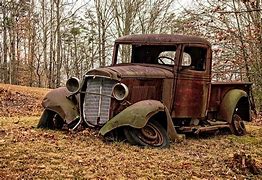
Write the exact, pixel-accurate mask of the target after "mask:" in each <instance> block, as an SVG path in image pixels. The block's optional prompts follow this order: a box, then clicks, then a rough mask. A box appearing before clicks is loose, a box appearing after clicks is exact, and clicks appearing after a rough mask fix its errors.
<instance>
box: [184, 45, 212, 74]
mask: <svg viewBox="0 0 262 180" xmlns="http://www.w3.org/2000/svg"><path fill="white" fill-rule="evenodd" d="M206 56H207V49H206V48H204V47H185V48H184V52H183V57H182V68H189V69H190V70H195V71H205V63H206Z"/></svg>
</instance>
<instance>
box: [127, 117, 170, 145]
mask: <svg viewBox="0 0 262 180" xmlns="http://www.w3.org/2000/svg"><path fill="white" fill-rule="evenodd" d="M124 133H125V136H126V138H127V140H128V142H129V143H130V144H132V145H139V146H149V147H158V148H166V147H169V138H168V135H167V132H166V130H165V129H164V128H163V127H162V126H161V125H160V124H159V123H158V122H157V121H152V122H151V121H149V122H148V123H147V124H146V125H145V126H144V127H143V128H140V129H137V128H133V127H129V126H128V127H125V128H124Z"/></svg>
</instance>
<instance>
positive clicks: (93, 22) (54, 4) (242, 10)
mask: <svg viewBox="0 0 262 180" xmlns="http://www.w3.org/2000/svg"><path fill="white" fill-rule="evenodd" d="M182 2H185V3H182ZM185 4H187V5H185ZM261 11H262V2H261V0H212V1H209V0H193V1H178V0H177V1H176V0H133V1H130V0H85V1H84V0H82V1H81V0H78V1H77V0H74V1H73V0H53V1H50V0H0V22H1V24H0V33H1V36H0V82H3V83H10V84H17V85H26V86H37V87H48V88H55V87H59V86H61V85H64V83H65V80H66V79H67V78H69V77H71V76H76V77H79V78H81V76H82V75H83V74H84V73H85V72H86V71H87V70H89V69H92V68H95V67H99V66H105V65H109V64H110V63H111V56H112V48H113V42H114V40H115V39H116V38H118V37H120V36H123V35H128V34H134V33H143V34H147V33H171V34H174V33H179V34H189V35H197V36H201V37H204V38H207V39H208V40H209V41H210V42H211V43H212V45H213V81H218V80H219V81H221V80H222V81H224V80H225V81H230V80H237V81H251V82H253V83H254V85H253V93H254V97H255V100H256V104H257V109H258V110H260V111H261V110H262V106H261V104H262V77H261V76H262V17H261ZM124 53H126V52H123V55H124Z"/></svg>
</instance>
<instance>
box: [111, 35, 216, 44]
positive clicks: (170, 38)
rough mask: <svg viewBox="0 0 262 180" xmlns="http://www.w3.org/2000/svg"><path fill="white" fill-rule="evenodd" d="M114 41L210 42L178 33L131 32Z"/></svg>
mask: <svg viewBox="0 0 262 180" xmlns="http://www.w3.org/2000/svg"><path fill="white" fill-rule="evenodd" d="M115 42H116V43H124V44H143V45H144V44H147V45H163V44H165V45H167V44H172V45H174V44H181V43H187V44H206V45H209V46H211V45H210V43H209V42H208V41H207V40H206V39H203V38H200V37H197V36H185V35H178V34H133V35H127V36H123V37H120V38H118V39H117V40H116V41H115Z"/></svg>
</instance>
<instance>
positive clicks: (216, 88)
mask: <svg viewBox="0 0 262 180" xmlns="http://www.w3.org/2000/svg"><path fill="white" fill-rule="evenodd" d="M251 85H252V83H249V82H213V83H212V84H211V94H210V101H209V107H208V110H209V111H218V110H219V105H220V103H221V101H222V99H223V97H224V96H225V94H226V93H227V92H228V91H230V90H232V89H241V90H244V91H245V92H247V94H249V93H250V91H251V90H250V88H251Z"/></svg>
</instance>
